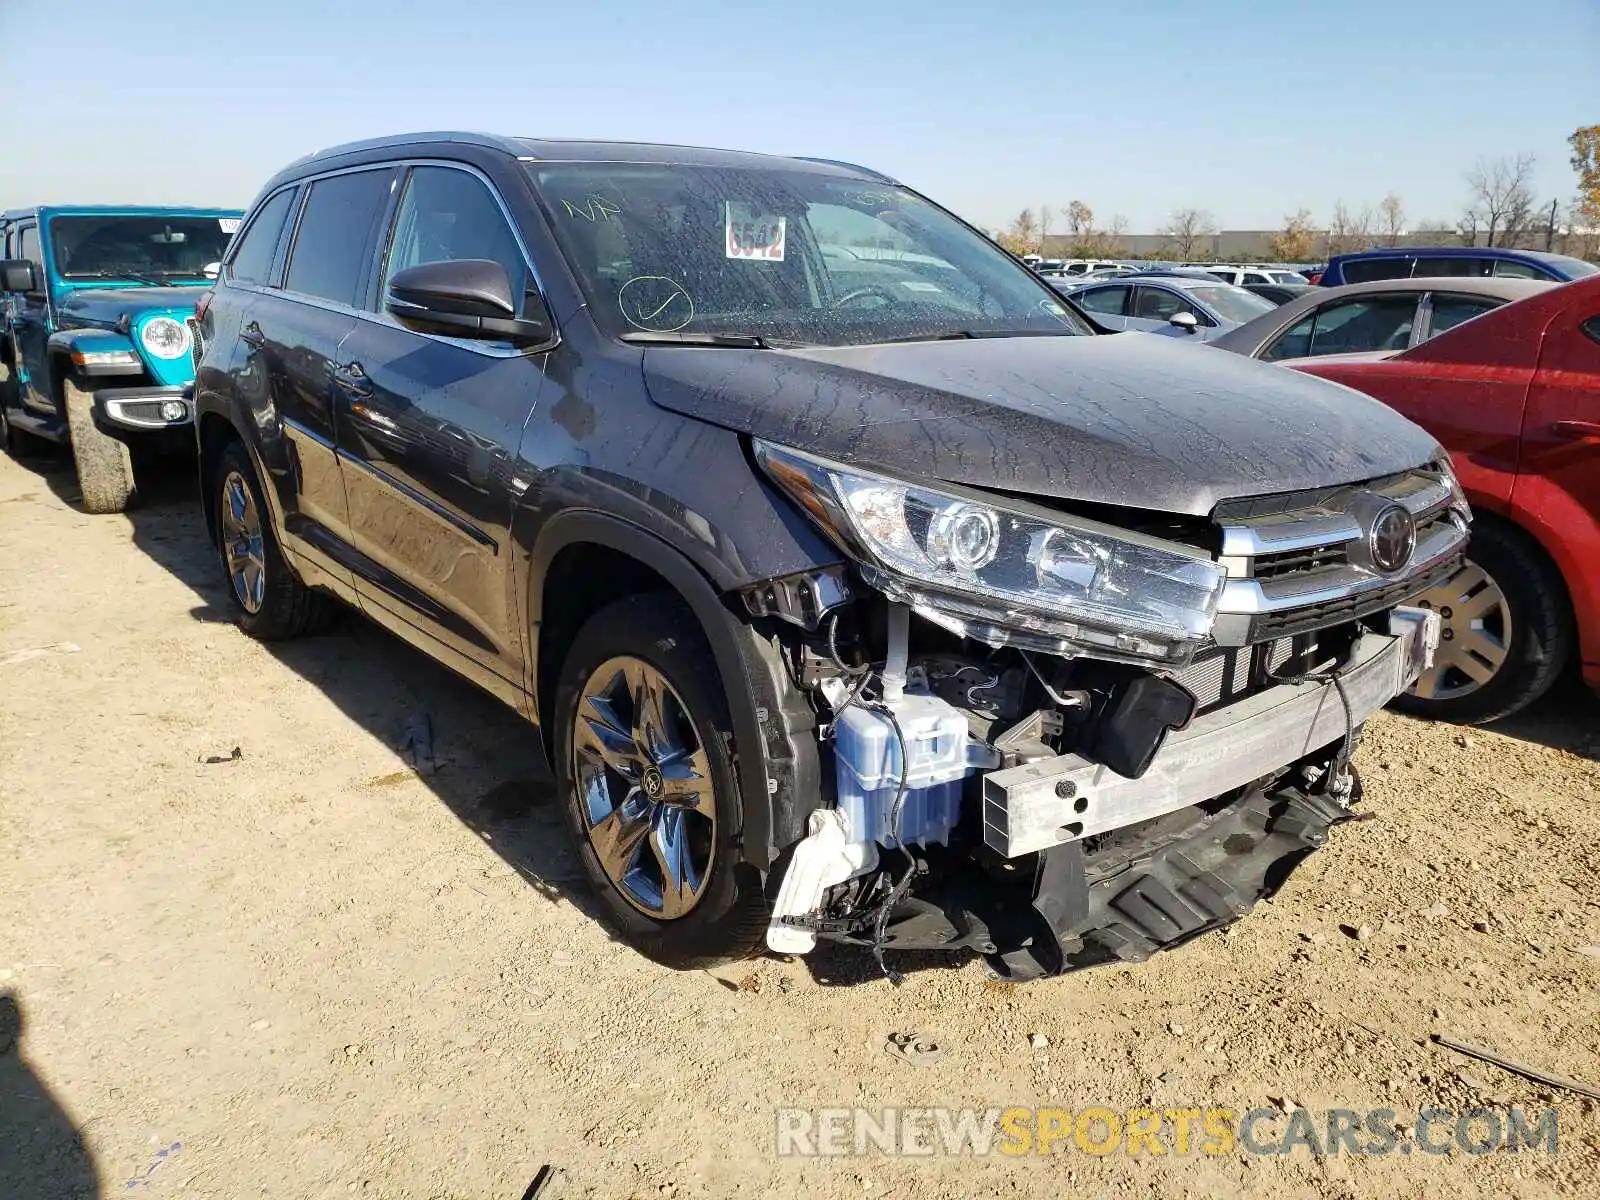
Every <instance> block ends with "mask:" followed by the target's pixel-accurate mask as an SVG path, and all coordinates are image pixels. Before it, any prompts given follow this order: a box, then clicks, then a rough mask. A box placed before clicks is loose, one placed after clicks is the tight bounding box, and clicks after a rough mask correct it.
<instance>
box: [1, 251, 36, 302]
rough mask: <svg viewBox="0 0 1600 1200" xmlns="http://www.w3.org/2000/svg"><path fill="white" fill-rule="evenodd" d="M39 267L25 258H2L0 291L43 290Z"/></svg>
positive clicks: (28, 291)
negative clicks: (40, 282) (40, 284)
mask: <svg viewBox="0 0 1600 1200" xmlns="http://www.w3.org/2000/svg"><path fill="white" fill-rule="evenodd" d="M43 290H44V289H43V288H42V287H40V286H39V268H38V267H36V266H34V265H33V264H32V263H31V262H29V261H28V260H27V259H25V258H7V259H0V291H5V292H26V293H33V292H41V291H43Z"/></svg>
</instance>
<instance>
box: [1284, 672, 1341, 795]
mask: <svg viewBox="0 0 1600 1200" xmlns="http://www.w3.org/2000/svg"><path fill="white" fill-rule="evenodd" d="M1348 665H1349V664H1348V663H1345V662H1334V663H1331V664H1329V665H1328V666H1324V667H1319V668H1316V669H1314V670H1310V671H1304V672H1301V673H1300V674H1298V675H1279V674H1278V673H1277V672H1276V671H1274V670H1273V669H1272V668H1271V667H1268V668H1267V669H1266V676H1267V678H1268V679H1270V680H1272V682H1274V683H1286V684H1291V685H1293V684H1301V683H1331V684H1333V690H1334V691H1335V692H1337V693H1338V695H1339V704H1340V706H1341V707H1342V708H1343V709H1344V737H1343V738H1342V739H1341V740H1340V742H1339V749H1338V750H1337V751H1335V752H1334V756H1333V760H1332V761H1331V762H1329V764H1328V772H1327V774H1326V775H1324V776H1323V777H1322V779H1321V780H1320V782H1319V783H1318V784H1317V791H1318V793H1319V794H1321V795H1324V796H1332V797H1333V798H1334V799H1336V800H1340V801H1343V800H1344V799H1345V798H1346V797H1347V796H1348V795H1349V791H1350V784H1349V782H1348V780H1347V778H1346V773H1347V771H1348V769H1349V766H1350V758H1351V756H1352V755H1353V754H1354V753H1355V740H1356V722H1355V711H1354V710H1353V709H1352V708H1351V707H1350V696H1349V693H1347V692H1346V691H1345V690H1344V670H1345V667H1346V666H1348Z"/></svg>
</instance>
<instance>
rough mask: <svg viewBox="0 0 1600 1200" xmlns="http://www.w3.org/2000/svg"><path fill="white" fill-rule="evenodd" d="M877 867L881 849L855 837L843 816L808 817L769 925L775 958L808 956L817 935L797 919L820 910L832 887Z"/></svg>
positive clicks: (823, 812) (822, 812)
mask: <svg viewBox="0 0 1600 1200" xmlns="http://www.w3.org/2000/svg"><path fill="white" fill-rule="evenodd" d="M877 866H878V847H877V846H876V845H874V844H873V843H872V842H871V841H867V840H864V839H861V838H854V837H852V836H851V833H850V827H849V825H848V823H847V821H846V818H845V816H844V814H843V813H841V812H839V811H838V810H837V809H831V808H819V809H817V810H816V811H815V812H813V813H812V814H811V816H810V817H809V818H807V822H806V836H805V837H803V838H802V839H800V842H799V843H798V844H797V845H796V846H795V848H794V856H793V857H792V858H791V859H790V860H789V869H788V870H787V871H785V872H784V875H783V883H782V884H780V885H779V887H778V896H777V899H776V900H774V901H773V905H772V919H771V921H770V922H769V923H768V925H767V948H768V949H769V950H771V951H772V952H773V953H775V954H809V953H811V951H812V950H813V949H815V948H816V944H817V934H816V931H815V930H813V929H808V928H806V927H805V926H804V925H802V924H801V923H800V921H799V918H802V917H804V916H805V915H806V914H807V913H811V912H815V911H817V909H819V908H820V907H821V906H822V898H823V896H824V895H825V894H826V893H827V891H828V889H829V888H831V887H837V886H838V885H839V884H841V883H845V882H847V881H848V880H851V879H854V878H856V877H857V876H860V875H865V874H866V873H867V872H869V871H873V870H876V869H877Z"/></svg>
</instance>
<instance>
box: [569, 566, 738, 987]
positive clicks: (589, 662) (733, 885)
mask: <svg viewBox="0 0 1600 1200" xmlns="http://www.w3.org/2000/svg"><path fill="white" fill-rule="evenodd" d="M622 655H629V656H632V657H634V658H638V659H641V660H643V661H644V662H646V663H648V664H650V665H651V666H652V667H654V668H655V669H656V670H657V671H659V672H661V674H662V675H663V676H664V677H665V678H666V679H667V681H668V682H669V683H670V684H671V685H672V687H673V688H674V689H675V690H676V691H677V693H678V695H679V697H680V698H681V699H682V700H683V702H684V704H685V705H687V706H688V709H689V712H690V714H691V717H692V719H693V720H694V722H695V729H696V733H697V734H698V735H699V737H700V740H701V744H702V745H703V746H704V748H705V751H706V758H707V761H708V763H709V765H710V768H711V776H712V786H713V788H714V789H715V799H716V814H717V815H716V832H715V839H716V840H715V843H714V852H713V856H712V864H711V876H710V879H709V880H708V882H707V887H706V891H705V894H704V895H703V896H701V898H700V901H699V903H698V904H696V905H695V907H694V908H693V909H692V910H691V911H690V912H688V913H686V914H685V915H684V916H682V917H678V918H676V919H674V920H671V921H659V920H656V919H654V918H652V917H649V916H647V915H646V914H644V913H642V912H640V911H639V910H638V909H637V908H635V907H634V906H633V905H632V904H630V903H629V902H628V901H627V900H626V899H624V898H623V896H622V895H621V893H620V892H618V890H617V888H616V886H615V885H614V884H613V883H612V882H611V879H610V877H609V876H608V875H607V874H606V873H605V870H604V869H603V868H602V867H601V865H600V861H599V858H598V857H597V856H596V854H595V852H594V848H593V847H592V846H591V845H590V842H589V834H588V828H587V819H586V816H585V814H584V812H583V811H582V807H581V804H580V801H579V796H578V787H577V781H576V780H575V779H574V777H573V769H572V728H573V720H574V717H575V715H576V713H577V708H578V702H579V700H580V698H581V695H582V690H583V687H584V685H585V683H587V681H588V679H589V676H590V675H591V674H592V673H593V672H594V671H595V669H596V668H598V667H599V666H600V664H602V663H603V662H605V661H606V660H608V659H611V658H616V657H619V656H622ZM720 689H721V680H720V677H719V676H718V674H717V672H716V669H715V667H714V666H713V665H712V663H711V650H710V647H709V646H708V645H706V642H705V637H704V634H703V633H702V632H701V630H700V626H699V624H698V622H697V621H696V620H695V618H694V616H693V614H692V613H691V612H690V610H689V608H688V606H687V605H685V604H684V603H683V602H682V601H681V600H679V599H678V598H677V597H676V596H675V595H673V594H670V593H663V592H656V593H652V594H650V595H647V596H635V597H630V598H628V599H625V600H621V601H618V602H616V603H614V604H611V605H609V606H608V607H606V608H604V609H602V610H600V612H598V613H596V614H595V615H594V616H593V617H591V618H590V619H589V621H588V622H587V623H586V624H585V625H584V626H583V627H582V628H581V629H580V630H579V631H578V634H577V636H576V637H575V638H574V639H573V641H572V645H571V648H570V650H569V651H568V653H567V655H566V658H565V660H564V661H563V663H562V666H561V673H560V681H559V683H558V685H557V688H556V697H555V704H554V705H553V706H552V710H551V714H550V715H551V717H552V719H553V720H554V721H555V730H554V736H553V737H552V738H551V739H550V744H551V746H552V747H553V748H554V752H555V755H554V757H555V763H554V766H555V773H556V779H557V783H558V789H559V792H560V796H561V809H562V816H563V818H564V819H565V820H566V823H567V828H568V831H569V832H570V833H571V835H572V839H573V842H574V845H575V848H576V853H577V856H578V861H579V862H580V864H581V865H582V867H583V872H584V875H585V876H586V877H587V879H588V881H589V883H590V885H591V886H592V887H593V889H594V892H595V895H596V896H597V898H598V899H599V901H600V904H601V906H602V907H603V909H604V912H605V917H606V920H607V921H608V923H609V924H610V925H611V926H612V927H613V928H614V929H616V930H617V932H618V933H620V934H621V935H622V936H623V937H624V938H625V939H626V940H627V941H628V942H629V943H631V944H632V945H633V946H634V947H635V948H637V949H638V950H640V951H641V952H642V953H644V954H646V955H647V956H649V957H650V958H652V959H654V960H656V961H657V962H660V963H662V964H664V965H666V966H672V967H679V968H688V967H698V966H705V965H711V964H713V963H715V962H725V961H729V960H730V959H735V958H742V957H745V956H747V955H748V954H749V953H750V951H751V949H752V948H753V946H752V942H754V941H758V940H759V938H758V936H757V934H758V931H759V930H760V929H764V927H765V924H766V912H767V909H766V903H765V899H764V897H763V895H762V890H761V884H760V879H759V876H758V874H757V872H755V871H754V870H753V868H750V867H748V866H747V865H745V864H744V863H743V862H742V856H741V854H740V851H739V844H738V836H737V831H738V830H739V829H740V828H741V827H742V825H743V813H742V811H741V804H740V793H739V789H738V787H737V785H736V783H735V777H734V772H733V765H732V762H731V760H730V758H729V753H728V737H729V730H730V729H731V727H732V722H731V720H730V719H729V716H728V706H727V701H726V699H725V698H724V696H723V695H722V692H721V690H720Z"/></svg>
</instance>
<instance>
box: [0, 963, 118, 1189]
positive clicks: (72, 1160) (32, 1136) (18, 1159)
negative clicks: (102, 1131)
mask: <svg viewBox="0 0 1600 1200" xmlns="http://www.w3.org/2000/svg"><path fill="white" fill-rule="evenodd" d="M22 1034H23V1018H22V1005H21V1004H19V1003H18V1001H17V998H16V996H14V995H13V994H12V993H10V992H0V1179H4V1181H5V1188H6V1191H5V1194H6V1195H8V1196H17V1197H23V1196H26V1197H29V1200H95V1197H97V1196H99V1195H100V1173H99V1172H98V1171H97V1170H96V1169H95V1165H94V1159H93V1157H92V1156H91V1155H90V1153H89V1148H88V1146H86V1145H85V1144H84V1140H83V1136H82V1134H81V1133H80V1132H79V1130H78V1128H77V1126H75V1125H74V1124H73V1123H72V1118H71V1117H69V1116H67V1114H66V1112H65V1110H63V1109H62V1107H61V1105H60V1104H59V1103H58V1102H57V1101H56V1099H55V1097H54V1096H53V1095H52V1094H51V1092H50V1089H49V1088H48V1087H47V1086H46V1085H45V1083H44V1081H43V1080H41V1079H40V1078H39V1077H38V1076H37V1075H35V1074H34V1072H33V1068H32V1067H30V1066H29V1065H28V1060H27V1058H26V1057H25V1056H24V1054H23V1046H22Z"/></svg>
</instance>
